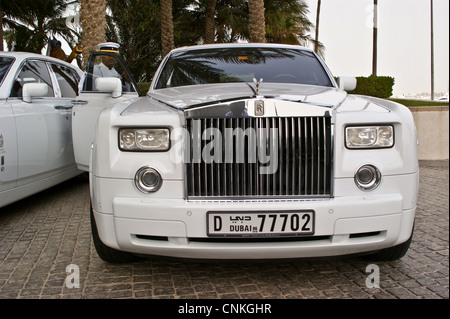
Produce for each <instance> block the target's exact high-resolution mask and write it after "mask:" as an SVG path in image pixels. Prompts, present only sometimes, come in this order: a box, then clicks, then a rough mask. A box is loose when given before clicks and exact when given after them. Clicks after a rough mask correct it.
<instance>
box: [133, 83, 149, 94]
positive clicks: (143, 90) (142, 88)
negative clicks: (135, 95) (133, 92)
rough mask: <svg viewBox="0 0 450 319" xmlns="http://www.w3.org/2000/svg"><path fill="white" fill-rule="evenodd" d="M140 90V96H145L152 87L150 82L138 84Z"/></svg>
mask: <svg viewBox="0 0 450 319" xmlns="http://www.w3.org/2000/svg"><path fill="white" fill-rule="evenodd" d="M136 84H137V86H138V89H139V96H145V95H146V94H147V91H148V89H149V87H150V82H139V83H136Z"/></svg>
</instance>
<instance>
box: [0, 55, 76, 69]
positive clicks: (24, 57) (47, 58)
mask: <svg viewBox="0 0 450 319" xmlns="http://www.w3.org/2000/svg"><path fill="white" fill-rule="evenodd" d="M0 56H8V57H13V58H15V59H16V60H17V61H18V62H19V63H21V62H22V61H23V60H25V59H29V58H35V59H40V60H47V61H51V62H56V63H61V64H65V65H67V66H71V67H73V68H75V69H79V68H78V67H77V66H76V65H74V64H70V63H67V62H66V61H63V60H60V59H56V58H52V57H51V56H48V55H43V54H38V53H31V52H21V51H13V52H11V51H3V52H0Z"/></svg>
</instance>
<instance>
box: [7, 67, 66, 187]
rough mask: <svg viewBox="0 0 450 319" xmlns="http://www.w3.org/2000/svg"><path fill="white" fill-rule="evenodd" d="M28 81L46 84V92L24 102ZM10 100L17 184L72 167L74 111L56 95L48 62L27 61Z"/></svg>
mask: <svg viewBox="0 0 450 319" xmlns="http://www.w3.org/2000/svg"><path fill="white" fill-rule="evenodd" d="M27 83H45V84H46V85H47V86H48V91H47V94H46V95H45V96H42V97H34V98H32V100H31V102H26V101H24V99H23V96H22V93H23V87H24V85H25V84H27ZM8 101H9V103H11V108H12V111H13V113H14V117H15V122H16V132H17V157H18V161H17V166H18V174H17V175H18V182H17V186H21V185H25V184H28V183H32V182H37V181H39V180H42V179H45V178H47V177H50V176H54V175H56V174H59V173H62V172H64V171H66V170H68V169H71V168H73V167H74V159H73V155H70V153H71V152H72V148H71V144H72V141H71V131H70V122H71V118H70V115H71V114H70V110H69V111H68V110H67V109H66V107H67V105H66V103H64V102H63V101H61V100H60V99H57V98H56V97H55V85H54V84H53V82H52V76H51V73H50V70H49V65H48V64H47V62H45V61H41V60H27V61H26V62H25V63H24V65H23V66H22V68H21V71H20V72H19V73H18V75H17V77H16V78H15V80H14V83H13V85H12V89H11V93H10V98H9V99H8ZM72 154H73V153H72Z"/></svg>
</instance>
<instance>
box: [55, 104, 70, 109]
mask: <svg viewBox="0 0 450 319" xmlns="http://www.w3.org/2000/svg"><path fill="white" fill-rule="evenodd" d="M72 107H73V105H57V106H55V110H71V109H72Z"/></svg>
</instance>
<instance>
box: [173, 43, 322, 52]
mask: <svg viewBox="0 0 450 319" xmlns="http://www.w3.org/2000/svg"><path fill="white" fill-rule="evenodd" d="M222 48H225V49H226V48H285V49H296V50H299V49H301V50H306V51H311V52H313V50H311V49H309V48H306V47H302V46H300V45H293V44H279V43H214V44H200V45H192V46H185V47H180V48H176V49H174V50H172V51H171V53H172V52H182V51H184V52H185V51H191V50H203V49H222Z"/></svg>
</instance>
